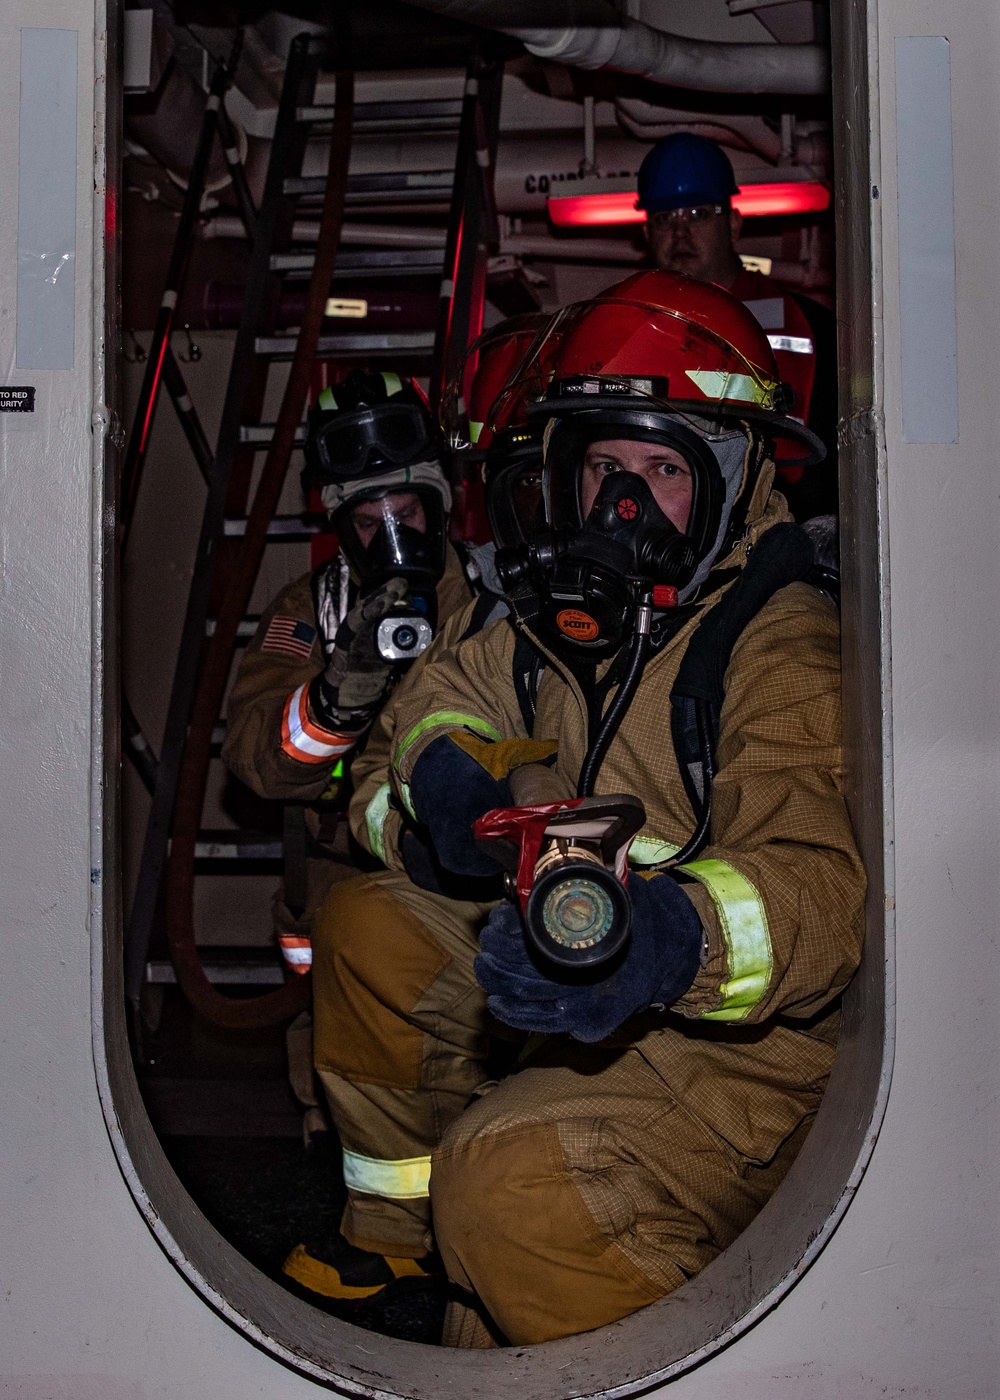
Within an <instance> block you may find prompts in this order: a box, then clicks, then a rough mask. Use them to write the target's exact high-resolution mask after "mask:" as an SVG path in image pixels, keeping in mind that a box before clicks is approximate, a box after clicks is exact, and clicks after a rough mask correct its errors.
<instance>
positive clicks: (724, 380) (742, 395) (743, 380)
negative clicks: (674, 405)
mask: <svg viewBox="0 0 1000 1400" xmlns="http://www.w3.org/2000/svg"><path fill="white" fill-rule="evenodd" d="M684 373H685V374H686V375H687V377H688V379H690V380H691V382H692V383H693V384H696V385H697V386H698V388H699V389H700V390H701V392H702V393H703V394H704V395H705V397H706V399H716V400H719V401H723V400H727V399H732V400H734V401H735V402H736V403H755V404H759V406H760V407H761V408H773V407H774V402H773V400H774V391H775V389H777V387H778V386H777V384H772V383H771V382H770V381H769V380H764V381H762V382H760V383H758V381H757V380H756V379H751V377H750V375H749V374H729V373H727V372H726V371H725V370H721V369H686V370H685V371H684Z"/></svg>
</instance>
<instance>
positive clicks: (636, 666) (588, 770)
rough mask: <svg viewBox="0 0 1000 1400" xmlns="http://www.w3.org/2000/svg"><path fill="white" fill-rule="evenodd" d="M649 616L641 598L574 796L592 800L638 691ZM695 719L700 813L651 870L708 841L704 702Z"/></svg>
mask: <svg viewBox="0 0 1000 1400" xmlns="http://www.w3.org/2000/svg"><path fill="white" fill-rule="evenodd" d="M652 616H653V613H652V604H651V600H650V599H649V598H648V597H647V598H644V599H643V602H642V605H641V606H640V608H639V616H638V619H637V623H636V632H635V640H634V641H633V643H632V651H631V653H630V655H629V660H628V666H627V669H626V671H625V677H624V679H623V681H622V683H621V685H620V686H619V687H618V690H617V692H616V694H615V698H614V700H613V701H612V702H611V704H610V705H609V706H608V712H607V714H606V715H605V716H604V718H603V720H602V721H601V727H600V729H599V730H598V731H597V734H596V735H595V737H594V742H593V743H592V744H591V746H590V748H589V750H588V751H587V756H586V758H585V759H584V761H583V767H582V768H581V770H580V781H579V782H578V784H577V788H576V795H577V797H593V795H594V784H595V783H596V782H597V775H598V773H599V772H600V769H601V764H602V763H603V762H604V759H605V757H606V755H607V752H608V749H609V748H610V747H611V742H612V740H613V739H614V737H615V735H616V734H617V733H618V730H619V728H620V727H621V722H622V720H623V719H624V718H625V715H626V714H627V712H628V708H629V706H630V705H631V704H632V701H633V700H634V699H635V692H636V691H637V690H638V688H639V681H640V680H641V679H642V673H643V670H644V669H645V666H646V661H647V659H648V657H649V628H650V623H651V621H652ZM695 718H696V722H697V725H698V745H699V748H700V750H701V771H702V790H703V793H704V797H703V801H702V807H701V812H700V813H699V815H698V824H697V826H696V827H695V829H694V832H693V833H692V835H691V836H690V838H689V839H688V840H687V841H686V842H685V843H684V845H683V846H682V847H681V849H680V850H679V851H678V852H677V854H676V855H673V856H671V857H670V859H669V860H668V861H663V862H661V863H660V864H659V865H658V866H656V867H655V868H656V869H658V870H668V869H670V868H671V867H673V866H676V865H683V864H684V862H685V861H688V860H690V859H691V857H692V856H695V855H697V854H698V852H699V851H700V850H701V848H702V846H704V844H705V842H706V840H707V839H708V832H709V827H710V826H711V822H712V780H713V779H714V777H715V756H714V748H713V744H712V728H711V718H710V712H709V707H708V705H707V703H706V702H705V701H703V700H698V701H696V702H695Z"/></svg>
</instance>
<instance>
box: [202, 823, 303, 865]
mask: <svg viewBox="0 0 1000 1400" xmlns="http://www.w3.org/2000/svg"><path fill="white" fill-rule="evenodd" d="M194 858H195V860H283V859H284V847H283V845H282V841H281V837H280V836H274V835H272V833H271V832H268V831H238V830H236V829H235V828H234V829H233V830H231V831H227V830H221V831H199V832H198V840H197V841H196V842H195V847H194Z"/></svg>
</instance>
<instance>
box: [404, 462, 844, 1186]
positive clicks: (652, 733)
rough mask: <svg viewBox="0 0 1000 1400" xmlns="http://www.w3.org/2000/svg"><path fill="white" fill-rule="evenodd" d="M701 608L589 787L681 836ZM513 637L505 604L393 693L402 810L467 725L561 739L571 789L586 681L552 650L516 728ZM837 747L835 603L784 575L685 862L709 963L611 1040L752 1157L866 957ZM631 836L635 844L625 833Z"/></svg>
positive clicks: (814, 1089)
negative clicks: (500, 617)
mask: <svg viewBox="0 0 1000 1400" xmlns="http://www.w3.org/2000/svg"><path fill="white" fill-rule="evenodd" d="M769 476H770V474H768V478H769ZM768 486H769V479H768V480H763V479H762V481H761V482H760V483H759V485H758V493H757V495H758V497H759V498H760V499H762V500H764V499H766V500H767V509H766V510H758V511H757V512H754V511H753V510H751V513H750V519H751V520H752V521H755V523H754V524H752V525H751V526H750V527H749V529H748V530H747V532H746V535H745V537H744V539H743V540H742V541H741V542H740V544H739V545H738V546H737V548H736V550H735V551H734V552H733V554H732V555H730V557H729V558H728V559H727V560H724V561H722V563H723V565H725V566H732V565H733V564H742V563H744V562H745V560H746V555H747V549H748V546H752V545H753V543H754V542H755V540H756V539H757V538H758V537H759V535H760V534H761V533H762V532H763V531H764V530H765V529H767V528H769V527H770V525H772V524H774V523H776V522H777V521H778V520H782V519H787V518H788V516H787V511H786V509H785V506H784V501H783V500H782V498H781V497H780V496H779V495H777V493H774V494H772V495H771V496H770V498H769V499H767V495H766V493H767V489H768ZM712 601H714V600H712ZM712 601H710V602H709V603H707V604H706V606H712ZM700 616H701V612H699V614H698V616H697V617H696V618H694V619H692V621H691V622H689V623H688V624H686V625H685V626H684V627H683V629H682V630H681V631H680V632H679V633H678V634H677V635H676V636H675V637H674V638H673V639H672V640H671V641H670V642H669V643H668V644H667V646H666V647H665V648H664V649H663V650H662V651H661V652H659V653H658V654H657V655H656V656H655V657H654V658H653V659H652V660H651V661H650V662H649V663H648V665H647V667H646V670H645V672H644V674H643V677H642V680H641V682H640V685H639V689H638V691H637V694H636V696H635V699H634V700H633V702H632V705H631V707H630V709H629V711H628V713H627V714H626V716H625V718H624V720H623V722H622V725H621V728H620V730H619V732H618V734H617V736H616V738H615V739H614V741H613V743H612V745H611V747H610V750H609V752H608V755H607V757H606V759H605V761H604V764H603V767H602V769H601V772H600V776H599V780H598V784H597V790H598V792H606V793H611V792H630V793H634V794H636V795H638V796H639V797H641V798H642V800H643V802H644V804H645V807H646V813H647V822H646V826H645V828H644V829H643V832H642V833H641V834H640V835H641V836H642V837H644V838H647V839H649V840H650V841H651V842H661V843H670V844H671V845H672V846H673V847H674V848H675V849H676V848H677V847H679V846H680V845H682V844H683V843H684V842H685V841H686V840H687V838H688V836H689V835H690V834H691V831H692V829H693V827H694V823H695V814H694V813H693V811H692V809H691V805H690V803H689V800H688V798H687V796H686V793H685V789H684V784H683V782H682V780H681V776H680V772H679V770H678V767H677V762H676V758H675V755H674V749H673V744H672V741H671V733H670V698H669V697H670V690H671V686H672V684H673V681H674V679H675V677H676V674H677V670H678V667H679V664H680V661H681V658H682V657H683V655H684V652H685V649H686V646H687V643H688V641H689V639H690V637H691V634H692V632H693V630H694V627H695V626H696V624H697V621H698V620H699V618H700ZM514 645H515V632H514V629H513V627H512V625H511V624H510V623H509V622H508V621H499V622H496V623H494V624H493V625H492V626H490V627H488V628H486V629H485V630H484V631H482V632H480V633H478V634H476V635H474V636H471V637H469V638H467V639H466V640H463V641H458V642H456V643H454V644H451V645H445V644H441V645H439V646H438V647H437V648H435V651H434V654H433V656H431V657H430V658H429V659H428V660H427V662H426V664H425V665H424V666H423V667H422V668H421V670H420V672H419V674H416V675H414V676H413V677H412V680H411V681H410V683H408V684H407V685H406V687H405V688H402V689H401V690H400V691H399V692H398V693H397V695H396V696H395V697H394V701H393V705H392V713H391V716H389V717H387V723H388V725H389V727H391V730H392V733H391V735H389V736H388V737H389V739H390V749H391V756H392V764H391V770H390V774H389V775H387V777H388V781H389V782H390V783H391V784H392V788H393V805H394V807H395V809H396V810H397V811H398V810H399V809H401V807H402V806H403V805H404V804H405V802H406V789H407V784H408V781H409V779H410V776H411V774H412V771H413V766H414V763H415V762H416V761H417V759H418V758H419V757H420V754H421V753H422V752H423V750H424V749H425V748H426V747H427V745H428V744H430V743H431V742H432V741H433V740H434V739H435V738H437V737H438V736H439V735H440V734H442V733H448V732H451V731H455V730H457V729H461V728H466V729H468V730H469V731H471V732H472V733H475V734H477V735H479V736H480V737H486V738H493V739H512V738H528V737H533V738H537V739H546V740H555V741H556V742H557V744H558V756H557V760H556V763H557V770H558V771H559V772H560V773H561V774H562V775H563V776H564V777H565V779H566V781H567V783H568V784H569V785H571V786H572V787H573V788H575V784H576V780H577V777H578V774H579V771H580V768H581V765H582V762H583V759H584V755H585V751H586V743H587V740H586V736H587V710H586V703H585V700H584V697H583V695H582V693H581V691H580V688H579V686H578V685H577V683H576V681H575V680H574V678H573V677H572V675H571V674H570V673H569V672H568V671H567V670H566V669H565V668H564V667H563V666H562V665H561V664H560V663H559V661H558V660H557V659H556V658H555V657H554V656H552V655H551V654H547V655H548V664H547V666H546V669H545V671H544V672H543V675H542V679H541V684H540V686H539V692H538V703H537V711H536V715H535V721H534V726H533V733H532V734H531V735H527V734H526V733H525V728H524V722H523V719H522V716H521V711H520V709H519V706H518V703H517V697H516V692H515V689H514V684H513V680H512V663H513V655H514ZM840 744H841V737H840V644H839V625H838V617H837V611H836V608H835V607H834V605H833V604H832V603H831V602H830V601H829V600H828V599H826V598H825V597H823V596H822V595H821V594H820V593H819V592H817V591H816V590H815V589H814V588H812V587H810V586H809V585H807V584H804V583H795V584H792V585H790V586H788V587H785V588H783V589H781V590H780V591H779V592H778V593H777V594H775V596H774V597H773V598H772V599H771V601H770V602H769V603H768V604H767V605H766V606H765V607H764V608H763V609H762V611H761V612H760V613H759V614H758V615H757V616H756V617H755V618H754V619H753V621H752V622H751V623H750V624H749V626H748V627H747V628H746V630H745V631H744V632H743V634H742V635H741V637H740V638H739V640H738V641H737V643H736V646H735V648H734V650H733V653H732V658H731V661H730V664H729V667H728V670H727V672H726V677H725V700H724V703H723V707H722V714H721V726H720V734H719V742H718V748H717V776H716V779H715V782H714V786H713V811H712V827H711V837H710V843H709V844H708V846H707V847H706V848H705V849H704V850H703V851H702V852H701V854H700V855H699V856H698V857H697V859H696V860H695V861H694V862H693V863H692V864H691V865H690V866H689V867H687V868H686V870H685V883H684V886H683V887H684V889H685V892H686V893H687V894H688V896H689V897H690V898H691V900H692V902H693V903H694V905H695V908H696V909H697V912H698V914H699V917H700V919H701V922H702V924H703V927H704V929H705V931H706V935H707V951H706V955H705V957H704V959H703V965H702V967H701V970H700V972H699V973H698V975H697V977H696V978H695V981H694V984H693V985H692V986H691V988H690V989H689V990H688V991H687V992H686V993H685V994H684V996H682V997H681V998H680V999H679V1000H678V1001H677V1002H676V1003H675V1005H674V1006H673V1007H672V1008H670V1009H669V1010H668V1011H667V1012H665V1013H659V1012H655V1011H650V1012H648V1013H645V1014H644V1015H642V1016H639V1017H636V1018H634V1019H633V1020H632V1021H631V1022H629V1023H627V1025H626V1026H625V1027H623V1028H622V1029H621V1030H620V1031H619V1032H618V1033H617V1035H616V1037H615V1040H616V1041H621V1043H623V1044H624V1043H631V1044H634V1045H635V1046H636V1047H637V1048H638V1050H639V1052H640V1053H641V1054H642V1056H643V1057H644V1058H646V1059H647V1060H648V1061H649V1063H650V1064H651V1065H652V1066H653V1067H654V1069H655V1070H656V1071H657V1072H658V1073H659V1074H660V1075H662V1077H663V1079H664V1080H665V1081H666V1083H667V1084H668V1085H669V1087H670V1089H671V1091H672V1092H673V1093H674V1095H675V1096H676V1098H677V1099H678V1100H679V1102H680V1103H681V1104H682V1105H683V1106H684V1107H685V1108H686V1109H687V1110H688V1111H689V1112H690V1113H692V1114H693V1115H694V1116H695V1117H696V1118H697V1119H699V1120H700V1121H701V1122H703V1123H705V1124H706V1125H707V1126H708V1127H710V1128H711V1129H712V1130H713V1131H714V1132H716V1133H718V1134H719V1135H720V1136H721V1137H722V1138H723V1139H725V1140H726V1141H728V1142H729V1143H730V1144H731V1145H732V1147H733V1148H734V1149H735V1150H736V1151H737V1152H738V1153H740V1154H741V1155H742V1156H743V1157H745V1158H748V1159H750V1160H751V1161H755V1162H761V1163H766V1162H768V1161H769V1160H770V1159H771V1158H772V1157H773V1156H774V1154H775V1152H776V1151H777V1150H778V1148H779V1147H780V1145H781V1144H782V1142H783V1141H785V1140H786V1139H787V1138H788V1137H789V1135H790V1134H791V1133H792V1132H793V1131H794V1130H795V1129H796V1127H797V1126H798V1125H799V1124H800V1123H801V1122H802V1121H803V1119H804V1118H805V1117H806V1116H807V1115H809V1114H810V1113H811V1112H813V1111H814V1110H815V1108H816V1107H817V1105H818V1102H819V1099H820V1097H821V1095H822V1091H823V1089H824V1087H825V1083H826V1079H827V1076H828V1074H829V1069H830V1064H831V1061H832V1056H833V1049H834V1045H835V1042H836V1036H837V1029H838V1024H839V1009H838V1001H837V998H838V996H839V993H840V992H842V991H843V989H844V987H845V986H846V985H847V983H848V981H849V979H850V977H851V975H852V973H853V972H854V970H855V968H856V966H857V964H858V959H859V956H860V950H861V942H862V936H863V904H864V892H865V877H864V872H863V869H862V865H861V861H860V858H859V856H858V853H857V850H856V848H855V843H854V839H853V836H852V833H851V827H850V822H849V820H848V815H847V810H846V807H845V804H844V798H843V793H842V769H841V746H840ZM396 820H398V818H396ZM641 849H642V842H640V843H639V844H638V846H637V847H634V850H641Z"/></svg>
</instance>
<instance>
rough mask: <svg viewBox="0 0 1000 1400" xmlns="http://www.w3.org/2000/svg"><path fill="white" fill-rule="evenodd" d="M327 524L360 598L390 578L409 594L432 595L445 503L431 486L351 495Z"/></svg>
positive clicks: (440, 568)
mask: <svg viewBox="0 0 1000 1400" xmlns="http://www.w3.org/2000/svg"><path fill="white" fill-rule="evenodd" d="M330 523H331V525H332V527H333V529H334V530H335V531H336V534H337V538H338V540H339V542H340V547H341V549H342V550H343V553H344V557H345V558H346V559H347V562H348V564H349V565H350V566H351V568H352V569H353V570H354V572H355V573H356V574H357V576H358V578H359V580H360V584H361V591H362V593H368V592H370V591H371V590H372V589H375V588H378V587H379V586H380V585H381V584H383V583H386V582H388V580H389V579H391V578H403V579H406V581H407V583H408V584H409V585H410V591H411V592H414V593H420V592H424V593H432V592H433V591H434V588H435V587H436V585H437V583H438V580H439V579H440V578H441V576H442V574H443V573H444V566H445V550H446V547H447V534H446V529H445V526H446V516H445V508H444V501H443V500H442V498H441V495H440V493H439V492H438V491H436V490H435V489H434V488H433V487H431V486H426V485H422V484H421V485H417V484H414V485H406V486H403V487H398V488H397V487H393V488H391V489H388V490H387V489H385V488H384V487H383V488H381V489H377V488H376V489H373V490H372V491H370V492H362V493H360V494H358V495H352V496H351V497H350V498H349V499H348V500H347V501H346V502H345V503H344V504H343V505H342V506H340V507H339V508H338V509H337V510H335V511H334V512H333V515H332V516H331V518H330Z"/></svg>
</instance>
